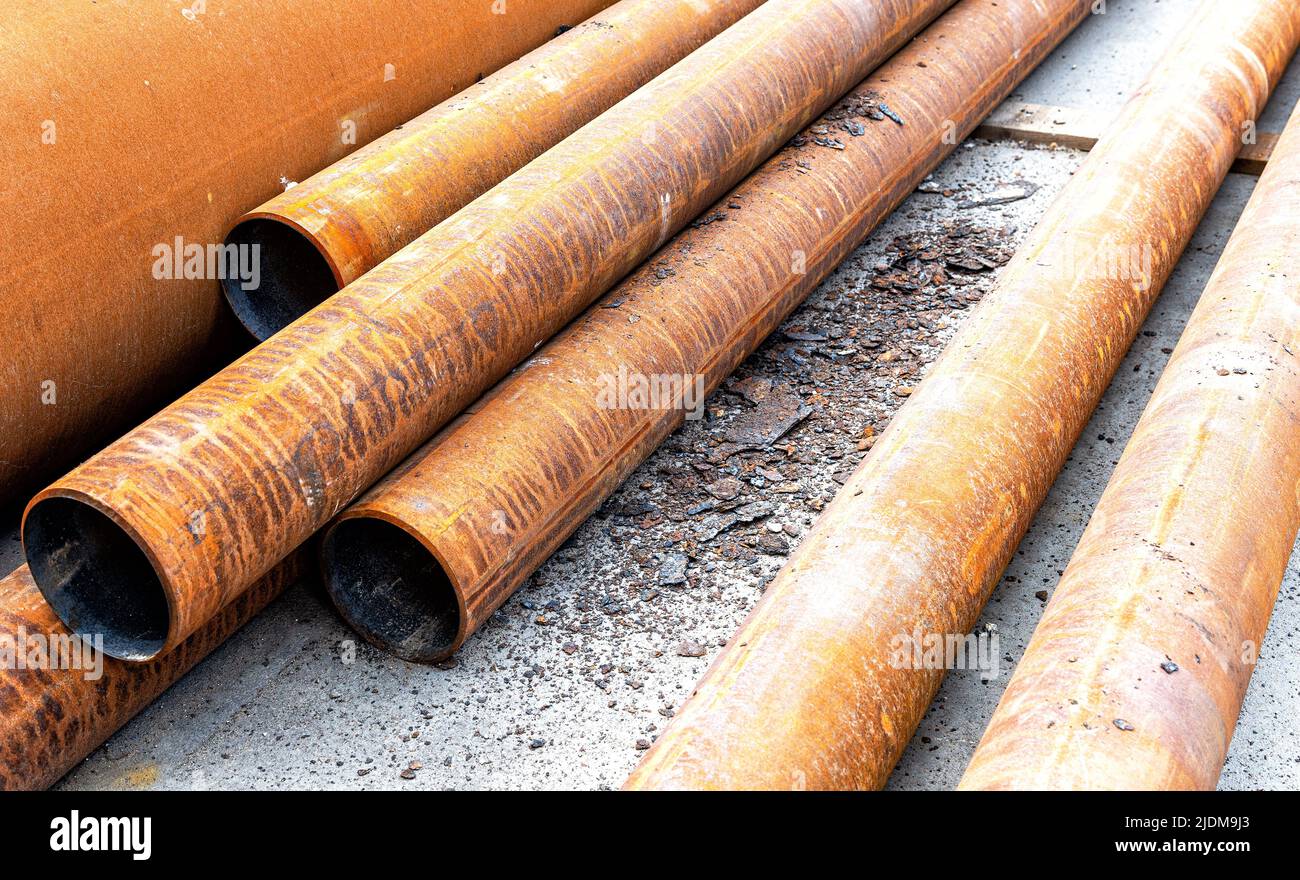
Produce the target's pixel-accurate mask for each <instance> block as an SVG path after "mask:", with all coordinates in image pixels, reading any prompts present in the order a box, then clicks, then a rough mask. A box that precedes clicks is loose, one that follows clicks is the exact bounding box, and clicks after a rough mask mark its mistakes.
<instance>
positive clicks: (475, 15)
mask: <svg viewBox="0 0 1300 880" xmlns="http://www.w3.org/2000/svg"><path fill="white" fill-rule="evenodd" d="M606 5H608V0H510V5H509V7H508V10H509V11H508V12H507V13H506V14H504V15H496V14H494V13H493V6H494V4H492V3H491V2H490V0H439V2H436V3H431V2H429V0H319V2H312V3H295V2H286V0H272V2H267V0H220V2H215V3H213V2H210V3H208V4H207V5H206V7H205V8H204V9H203V10H201V11H197V12H196V11H195V8H192V7H196V4H188V5H187V4H181V3H132V2H123V0H113V2H99V3H97V4H96V3H75V4H74V3H21V2H20V3H6V4H5V9H4V14H3V16H2V17H0V45H3V47H4V53H3V59H2V60H0V107H3V108H4V120H5V124H4V125H3V126H0V156H2V157H3V169H4V173H3V174H2V175H0V205H2V206H3V208H4V216H5V221H4V223H3V224H0V260H3V265H2V266H0V315H3V320H4V330H5V332H3V333H0V497H4V498H11V497H12V496H13V495H14V494H16V493H17V492H18V491H20V490H35V489H37V488H39V486H40V484H41V483H42V482H44V481H47V480H49V479H50V478H51V477H52V476H54V475H56V474H58V473H59V472H60V471H62V470H64V469H66V468H67V467H69V466H70V465H71V464H73V463H74V462H76V461H78V460H79V459H80V458H81V457H82V454H83V453H85V452H87V451H89V450H90V449H92V448H95V446H96V444H97V442H98V441H103V440H107V439H110V438H111V437H112V436H114V435H116V434H119V433H120V432H121V431H122V430H123V429H125V428H127V427H129V426H130V425H131V424H133V423H135V422H136V421H138V420H139V419H140V418H142V417H143V416H145V415H147V414H148V413H149V412H151V411H153V410H154V409H155V408H156V407H157V405H158V404H159V403H161V402H164V401H165V400H166V399H169V398H170V397H173V396H175V394H176V393H178V392H179V391H181V390H183V389H184V388H187V387H189V385H191V384H192V383H193V382H194V381H196V380H197V379H199V378H201V376H202V375H203V373H204V371H205V370H210V369H212V368H213V367H215V366H219V365H220V363H219V362H217V359H218V358H223V357H224V358H225V359H229V358H230V357H231V356H233V352H232V350H231V349H232V343H233V341H234V340H235V339H236V338H238V336H242V334H236V333H233V332H231V331H237V330H238V327H237V326H236V325H235V324H234V322H233V321H231V320H230V319H229V317H228V315H227V314H225V312H226V309H225V306H224V305H223V303H222V297H221V292H220V286H219V284H218V282H217V281H216V280H215V279H214V278H213V277H212V275H211V274H206V273H205V277H201V278H189V279H186V278H180V279H174V278H165V277H163V278H160V277H157V275H162V274H165V273H163V272H162V271H161V269H159V270H158V271H157V272H155V268H156V267H155V264H156V263H157V262H158V260H159V259H160V257H159V255H158V254H155V251H154V249H155V248H157V247H159V246H165V247H168V248H172V247H174V243H175V240H176V238H177V237H178V236H179V237H180V238H181V239H182V240H183V242H185V244H186V245H197V246H200V247H204V248H206V247H209V246H215V245H219V244H220V242H221V240H222V237H223V236H224V235H225V234H226V232H227V230H229V229H230V226H231V224H232V223H233V222H234V221H235V219H236V218H238V217H239V216H240V215H241V214H243V213H244V212H245V211H248V210H249V209H251V208H253V207H255V206H256V205H258V204H260V203H261V202H264V201H266V199H268V198H270V197H271V196H273V195H274V194H276V193H277V192H280V191H281V190H282V189H283V184H282V181H285V180H287V181H294V180H299V179H302V178H303V177H306V176H307V175H309V174H313V173H315V172H316V171H319V170H320V169H321V168H323V167H325V166H326V165H329V164H330V163H331V162H334V161H336V160H338V159H340V158H342V157H343V156H344V155H346V154H347V153H348V152H349V151H351V150H353V149H355V148H356V147H357V146H359V145H361V144H365V143H367V142H368V141H370V140H371V139H373V138H375V137H377V136H379V135H380V134H383V133H384V132H386V131H388V130H390V129H391V128H392V127H393V126H394V125H397V124H398V123H400V122H402V121H403V120H405V119H409V118H411V117H412V116H414V115H415V114H417V113H420V112H422V111H424V110H426V109H428V108H429V107H430V106H431V105H433V104H435V103H437V102H438V101H442V100H444V99H446V98H447V97H449V96H451V95H453V94H455V93H457V92H459V91H460V90H462V89H464V88H465V87H467V86H469V85H471V84H472V83H473V82H474V81H475V80H476V79H477V78H479V77H480V76H482V75H484V74H487V73H491V72H492V71H493V70H495V69H497V68H498V67H500V66H501V65H503V64H506V63H507V62H510V61H513V60H514V59H516V58H518V57H519V56H520V55H521V54H523V53H524V52H527V51H529V50H531V49H533V48H535V47H536V46H538V45H540V44H541V43H543V42H544V41H546V40H547V39H549V38H550V37H551V36H553V34H554V33H555V30H556V27H557V26H558V25H562V24H576V23H578V22H579V21H581V20H583V19H585V18H587V17H588V16H590V15H591V14H592V13H594V12H596V11H597V10H599V9H601V8H602V7H604V6H606ZM196 268H197V267H196ZM183 274H193V273H188V272H185V273H183Z"/></svg>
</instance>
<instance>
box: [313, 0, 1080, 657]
mask: <svg viewBox="0 0 1300 880" xmlns="http://www.w3.org/2000/svg"><path fill="white" fill-rule="evenodd" d="M1089 6H1090V3H1089V2H1087V0H1082V2H1081V0H1054V2H1052V3H1047V4H1042V5H1040V6H1033V5H1031V4H1007V3H1006V2H997V0H966V2H963V3H960V4H958V5H957V6H956V7H954V8H953V9H952V10H951V11H950V12H948V13H946V14H945V15H944V16H942V17H941V18H940V19H939V20H938V21H937V22H935V23H934V24H932V25H931V26H930V27H929V28H927V29H926V30H925V31H924V32H923V33H922V34H921V36H919V37H918V38H917V39H916V40H915V41H913V42H912V43H911V44H910V45H909V46H908V47H907V48H906V49H904V50H902V51H901V52H899V53H898V54H897V55H896V56H894V57H893V58H892V59H890V61H889V62H888V63H886V64H885V65H883V66H882V67H881V68H880V69H879V70H877V71H876V72H875V73H874V74H873V75H872V76H871V77H869V78H868V79H867V80H866V81H865V82H863V83H862V84H861V85H859V86H858V88H856V89H855V90H854V91H853V92H852V93H851V94H850V95H848V96H846V98H845V99H844V100H842V101H841V102H840V103H838V104H837V105H836V106H835V107H834V108H832V109H831V111H830V112H829V113H828V114H827V115H826V116H825V117H824V118H822V119H821V120H819V121H817V122H816V123H814V124H813V125H812V126H810V127H809V128H807V129H805V130H804V132H803V133H802V137H801V139H797V140H796V145H791V146H790V147H789V148H787V149H786V150H784V151H782V152H781V153H778V154H777V155H776V156H775V157H773V158H772V159H771V160H770V161H768V162H767V164H766V165H764V166H763V167H762V168H761V169H759V170H758V171H757V172H755V173H754V174H753V175H751V176H750V177H749V178H748V179H747V180H746V181H745V182H744V183H743V184H742V185H741V186H740V187H738V188H737V189H735V190H733V191H732V192H731V193H730V194H729V195H727V196H725V197H724V198H723V199H722V200H721V201H719V202H718V203H717V204H716V205H715V206H714V207H713V209H712V210H710V211H707V212H705V215H704V217H705V218H706V219H708V220H709V221H710V222H708V223H704V224H698V225H696V226H695V227H694V228H691V229H688V230H686V231H684V232H683V233H681V235H679V236H678V237H677V238H676V239H675V240H674V241H673V242H671V243H670V244H669V245H668V246H667V247H665V248H664V249H663V250H661V251H660V252H659V254H658V255H656V257H655V258H654V259H652V260H650V261H649V262H647V263H646V265H644V266H643V267H642V268H641V269H639V270H638V271H637V272H636V273H635V274H634V275H632V276H631V277H630V278H629V279H628V280H627V281H625V282H623V283H622V284H620V285H619V286H618V287H616V288H614V290H612V291H611V292H610V293H609V294H608V296H606V297H605V298H604V299H603V300H602V301H601V302H600V303H598V304H597V305H596V306H595V307H593V308H592V309H591V310H590V311H589V312H588V313H587V314H586V315H585V316H584V317H583V318H582V319H581V320H580V321H578V322H576V323H575V324H574V325H573V326H572V327H570V328H569V329H568V330H566V331H565V332H564V333H563V334H562V335H560V336H559V337H557V338H556V339H555V340H554V341H553V342H552V343H551V344H549V345H548V346H546V347H545V348H544V349H542V350H541V351H539V352H538V353H537V354H536V355H535V356H534V357H533V358H531V359H530V360H529V361H527V362H525V363H524V364H523V365H522V366H521V367H520V368H519V370H517V371H516V372H515V374H513V375H512V376H511V377H510V378H508V379H506V380H505V381H503V382H502V383H501V384H499V385H498V386H497V387H496V388H494V389H493V391H492V393H491V398H490V399H489V400H486V401H484V402H482V403H480V404H478V405H476V407H475V412H474V413H473V414H472V415H471V416H469V417H468V418H464V419H462V420H461V422H460V424H459V425H457V426H456V427H455V428H454V429H453V430H450V431H447V432H445V434H444V435H443V436H440V437H438V438H436V439H435V440H434V441H431V442H430V443H429V444H428V445H427V446H426V447H425V448H424V449H422V450H420V451H419V452H417V453H416V454H415V455H413V456H412V457H411V458H410V459H408V460H407V462H405V463H404V464H403V465H401V466H400V467H399V468H398V469H397V470H396V471H394V472H393V474H391V475H390V476H388V477H386V478H385V479H384V480H383V481H382V482H380V483H379V484H378V485H377V486H375V488H373V489H372V490H371V491H370V492H368V493H367V494H366V495H365V496H363V497H362V499H361V500H360V501H358V502H357V503H356V504H355V505H353V506H352V507H351V508H349V509H348V510H347V511H346V512H345V513H344V514H343V516H342V517H341V518H340V520H339V521H338V522H337V523H336V524H335V525H334V526H333V527H332V528H331V529H330V531H329V532H327V533H326V538H325V540H324V541H323V542H322V560H323V563H324V565H323V568H324V573H325V578H324V580H325V583H326V585H327V589H328V590H329V591H330V595H331V598H332V599H333V600H334V603H335V605H336V606H337V607H338V608H339V610H340V612H341V613H342V614H343V616H344V618H345V619H347V620H348V622H349V623H351V624H352V626H353V627H354V628H356V629H357V631H358V632H360V633H361V634H363V635H364V636H365V637H366V638H367V639H368V640H370V641H371V642H373V643H375V644H376V645H378V646H380V647H381V648H384V649H385V650H388V651H392V652H393V653H396V654H398V655H399V656H401V657H404V658H406V659H408V660H415V661H422V662H433V661H437V660H440V659H442V658H443V657H445V656H447V655H448V654H450V653H451V652H452V651H454V650H455V649H456V648H458V647H459V646H460V645H461V644H462V642H464V640H465V638H466V637H467V636H468V635H469V634H470V633H472V632H473V631H474V630H476V629H477V628H478V626H479V625H480V624H481V623H482V622H483V621H485V620H486V619H487V618H488V617H489V616H490V615H491V614H492V612H493V611H495V610H496V609H497V607H499V606H500V604H501V603H502V602H503V601H505V599H506V598H507V597H508V596H509V595H510V594H511V593H513V592H514V591H515V589H517V588H518V587H519V585H520V584H521V583H522V582H523V581H524V580H525V579H526V578H527V577H528V576H529V575H530V574H531V573H532V572H533V571H534V570H535V569H536V568H537V566H538V565H540V564H541V563H542V562H543V561H544V560H545V559H546V558H547V557H548V556H549V555H550V554H551V553H553V552H554V551H555V549H556V548H558V547H559V546H560V545H561V544H562V543H563V542H564V540H565V539H566V538H567V537H568V536H569V535H570V534H571V533H572V532H573V530H574V529H575V528H577V527H578V526H579V525H580V524H581V523H582V522H583V521H584V520H585V519H586V518H587V517H588V516H589V515H590V514H591V513H592V511H594V510H595V508H596V507H597V506H598V505H599V504H600V503H601V501H603V500H604V499H605V498H606V497H608V495H609V494H610V493H611V492H612V491H613V490H614V489H615V488H617V486H618V485H619V484H620V483H621V482H622V481H623V480H624V479H626V478H627V476H628V474H630V473H631V471H632V470H633V469H634V468H635V467H636V466H637V465H638V464H640V463H641V461H643V460H644V459H645V457H646V456H647V455H649V454H650V453H651V452H652V451H653V450H654V449H655V447H656V446H658V445H659V443H661V442H662V441H663V439H664V438H665V437H666V436H667V435H668V434H669V433H671V432H672V431H673V430H675V429H676V428H677V427H678V426H679V425H681V424H682V421H683V420H684V418H685V415H686V413H685V410H686V408H687V407H689V406H691V405H692V401H691V400H690V398H691V397H692V396H695V395H698V397H697V398H696V399H695V400H694V404H695V405H698V406H700V407H702V405H703V396H704V393H705V392H707V391H711V390H712V389H713V388H714V387H716V386H717V384H718V383H719V382H720V381H721V380H722V379H723V378H725V377H726V376H727V375H728V374H730V373H731V372H732V371H733V370H734V369H735V368H736V366H737V365H739V364H740V362H741V361H742V360H744V359H745V358H746V357H747V356H748V355H749V354H750V352H752V351H753V350H754V348H756V347H757V346H758V344H759V343H760V342H762V340H763V339H764V338H765V337H766V336H767V335H768V334H769V333H771V332H772V331H773V330H774V329H775V328H776V327H777V326H778V325H779V324H780V322H781V321H782V320H783V319H784V318H785V317H786V315H788V314H789V313H790V311H791V310H792V309H793V308H794V307H795V306H797V305H798V304H799V303H800V302H801V301H802V300H803V299H804V297H806V296H807V295H808V293H809V292H810V291H812V290H813V289H814V288H816V286H817V284H818V283H819V282H820V281H821V280H822V278H824V277H825V276H826V274H827V273H829V272H830V271H831V270H832V269H833V268H834V267H835V266H836V265H838V264H839V263H840V261H841V260H843V259H844V257H845V256H847V255H848V254H849V253H850V252H851V251H852V250H853V248H854V247H856V246H857V245H858V244H859V243H860V242H861V241H862V239H863V238H865V237H866V235H867V234H868V233H869V232H870V231H871V229H872V228H874V227H875V225H876V224H877V223H879V222H880V220H881V219H883V218H884V217H886V216H887V215H888V214H889V212H890V211H892V210H893V209H894V208H895V207H896V206H897V205H898V204H899V203H900V202H901V201H902V200H903V199H904V198H906V197H907V195H908V194H909V193H910V192H911V191H912V189H913V188H914V187H915V186H916V185H917V184H918V183H919V182H920V181H921V180H923V179H924V178H925V176H926V175H927V174H928V173H930V171H931V170H933V169H934V167H935V166H936V165H938V164H939V162H940V161H941V160H942V159H943V158H944V157H945V156H946V155H948V154H949V153H950V152H951V151H952V150H953V149H955V147H956V144H957V143H958V141H959V140H960V139H961V138H962V137H964V136H965V135H966V134H968V133H969V132H970V130H971V129H972V128H973V127H974V126H975V125H976V124H978V123H979V121H980V120H981V119H983V118H984V117H985V116H986V115H987V114H988V113H989V112H990V111H992V110H993V108H994V107H996V106H997V105H998V103H999V102H1000V101H1001V100H1002V99H1003V98H1004V97H1006V95H1007V94H1008V93H1009V92H1010V91H1011V89H1012V88H1013V87H1014V86H1015V84H1016V83H1018V82H1019V81H1020V80H1021V79H1022V78H1023V77H1024V76H1025V74H1027V73H1028V72H1029V71H1030V70H1032V69H1033V68H1034V66H1035V65H1037V64H1038V62H1039V61H1041V60H1042V58H1043V57H1044V56H1045V55H1046V53H1047V52H1049V51H1050V50H1051V48H1052V47H1053V46H1055V45H1056V44H1057V43H1058V42H1059V41H1060V40H1061V39H1063V38H1064V36H1065V35H1066V34H1067V33H1068V32H1069V31H1070V30H1071V29H1072V28H1073V26H1074V25H1075V24H1077V23H1078V22H1079V21H1080V20H1082V19H1083V18H1084V16H1085V15H1086V14H1087V11H1088V9H1089ZM957 47H960V50H958V48H957ZM881 102H885V103H886V104H887V106H888V107H889V108H890V109H891V110H892V111H893V112H894V113H895V114H896V115H898V117H899V118H901V119H903V120H904V121H905V125H901V126H900V125H898V124H896V123H894V122H893V121H890V120H889V119H887V118H886V117H885V116H884V115H883V114H881V113H880V112H878V109H877V108H878V105H879V104H880V103H881ZM872 116H874V117H875V120H876V121H872V118H871V117H872ZM801 255H802V256H801ZM618 376H627V377H629V382H628V383H627V384H629V385H630V384H632V383H633V382H639V381H640V380H641V379H644V380H645V386H644V387H645V389H647V390H648V388H649V383H650V380H651V377H655V380H656V381H661V380H662V379H663V377H676V378H677V382H676V384H672V383H670V384H669V385H667V386H664V385H662V384H661V385H660V386H659V387H660V388H661V389H663V388H665V387H666V388H667V391H668V394H669V398H668V399H661V400H646V401H645V403H646V406H644V407H638V406H634V405H632V404H633V403H634V401H630V400H629V401H620V400H618V399H616V398H615V397H614V394H613V388H612V385H613V384H614V381H615V377H618ZM697 381H698V386H697Z"/></svg>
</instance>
